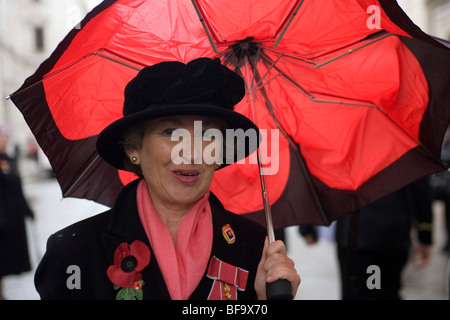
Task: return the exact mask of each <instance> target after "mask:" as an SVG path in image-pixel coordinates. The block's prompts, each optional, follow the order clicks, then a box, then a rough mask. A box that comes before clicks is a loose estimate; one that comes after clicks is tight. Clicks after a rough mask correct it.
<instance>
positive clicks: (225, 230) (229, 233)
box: [222, 224, 236, 244]
mask: <svg viewBox="0 0 450 320" xmlns="http://www.w3.org/2000/svg"><path fill="white" fill-rule="evenodd" d="M222 235H223V237H224V238H225V240H226V241H227V242H228V244H233V243H234V242H235V241H236V236H235V234H234V231H233V229H232V228H231V227H230V225H229V224H226V225H224V226H223V227H222Z"/></svg>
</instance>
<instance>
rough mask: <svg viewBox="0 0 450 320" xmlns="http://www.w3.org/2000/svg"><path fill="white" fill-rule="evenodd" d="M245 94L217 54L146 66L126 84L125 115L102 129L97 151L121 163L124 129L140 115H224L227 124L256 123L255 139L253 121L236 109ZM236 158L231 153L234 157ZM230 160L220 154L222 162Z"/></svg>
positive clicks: (248, 150)
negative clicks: (184, 61) (210, 57)
mask: <svg viewBox="0 0 450 320" xmlns="http://www.w3.org/2000/svg"><path fill="white" fill-rule="evenodd" d="M244 95H245V85H244V81H243V79H242V78H241V77H240V76H239V75H237V74H236V73H234V72H233V71H231V70H230V69H228V68H227V67H225V66H223V65H222V64H221V63H220V60H219V59H214V60H212V59H209V58H199V59H195V60H193V61H191V62H189V63H187V64H184V63H181V62H176V61H168V62H161V63H158V64H155V65H153V66H150V67H146V68H144V69H142V70H141V71H140V72H139V73H138V75H137V76H136V77H135V78H134V79H132V80H131V81H130V82H129V83H128V85H127V86H126V88H125V101H124V106H123V115H124V116H123V118H120V119H119V120H117V121H115V122H113V123H112V124H110V125H109V126H108V127H106V128H105V129H104V130H103V131H102V132H101V133H100V135H99V137H98V140H97V151H98V153H99V155H100V156H101V157H102V158H103V159H104V160H105V161H106V162H108V163H109V164H111V165H112V166H114V167H115V168H117V169H124V161H125V159H126V157H127V155H126V153H125V151H124V149H123V134H124V132H125V131H126V130H127V129H129V128H130V127H132V126H134V125H136V124H138V123H141V122H143V121H147V120H152V119H157V118H162V117H167V116H178V115H198V116H210V117H215V118H219V119H223V120H225V121H226V123H227V125H228V128H229V129H235V130H236V129H242V130H244V131H247V130H248V129H254V130H255V132H256V134H258V139H257V140H258V141H257V142H258V143H259V140H260V139H259V131H258V128H257V126H256V125H255V124H254V123H253V122H252V121H250V120H249V119H248V118H247V117H245V116H243V115H242V114H240V113H237V112H235V111H234V106H235V105H236V104H237V103H238V102H239V101H241V100H242V98H243V97H244ZM224 138H225V137H224ZM249 147H250V148H249ZM251 147H252V146H245V147H244V148H245V152H244V157H246V156H248V155H249V154H251V153H252V152H254V151H255V150H256V148H253V150H251V149H252V148H251ZM237 148H240V147H239V146H237ZM236 154H237V153H236ZM240 158H242V157H236V156H235V157H234V161H238V160H240ZM229 163H230V161H229V159H227V160H226V161H225V159H224V164H225V165H226V164H229Z"/></svg>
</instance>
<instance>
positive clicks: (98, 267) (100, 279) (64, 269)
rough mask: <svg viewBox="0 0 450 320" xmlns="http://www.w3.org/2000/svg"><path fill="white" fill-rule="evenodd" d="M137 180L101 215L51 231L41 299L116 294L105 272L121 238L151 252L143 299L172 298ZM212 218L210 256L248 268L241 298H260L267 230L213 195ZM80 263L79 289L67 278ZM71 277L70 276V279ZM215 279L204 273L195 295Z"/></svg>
mask: <svg viewBox="0 0 450 320" xmlns="http://www.w3.org/2000/svg"><path fill="white" fill-rule="evenodd" d="M138 181H139V180H136V181H134V182H132V183H130V184H128V185H127V186H125V188H124V189H123V190H122V192H121V194H120V195H119V197H118V198H117V200H116V203H115V205H114V207H113V208H112V209H111V210H109V211H106V212H104V213H102V214H99V215H96V216H94V217H91V218H88V219H86V220H83V221H80V222H78V223H75V224H74V225H72V226H69V227H67V228H65V229H63V230H61V231H59V232H56V233H55V234H53V235H52V236H50V238H49V240H48V242H47V252H46V253H45V255H44V257H43V259H42V261H41V263H40V264H39V266H38V268H37V270H36V275H35V285H36V288H37V290H38V292H39V294H40V295H41V298H42V299H115V298H116V294H117V290H114V288H113V284H112V283H111V281H110V280H109V279H108V277H107V275H106V270H107V268H108V267H109V266H110V265H112V264H113V256H114V251H115V250H116V248H117V247H118V245H119V244H120V243H122V242H127V243H128V244H131V243H132V242H133V241H135V240H140V241H142V242H144V243H145V244H146V245H147V246H148V247H149V248H150V252H151V259H150V264H149V265H148V266H147V267H146V268H144V269H143V270H142V271H141V273H142V277H143V280H144V281H145V285H144V286H143V289H142V290H143V295H144V299H149V300H169V299H170V295H169V292H168V290H167V287H166V285H165V283H164V279H163V276H162V274H161V271H160V268H159V266H158V262H157V260H156V258H155V255H154V254H153V251H152V248H151V246H150V244H149V241H148V238H147V235H146V233H145V230H144V229H143V227H142V225H141V222H140V219H139V214H138V210H137V206H136V189H137V184H138ZM209 202H210V205H211V212H212V218H213V245H212V250H211V257H212V256H216V257H217V258H218V259H220V260H222V261H224V262H227V263H229V264H231V265H233V266H236V267H240V268H242V269H245V270H247V271H249V275H248V281H247V286H246V289H245V291H244V292H241V291H240V292H239V293H238V299H256V293H255V290H254V281H255V275H256V270H257V266H258V263H259V261H260V259H261V254H262V249H263V245H264V238H265V234H266V233H265V230H264V229H263V228H262V227H261V226H259V225H257V224H255V223H254V222H251V221H249V220H247V219H245V218H244V217H241V216H239V215H236V214H233V213H230V212H228V211H226V210H225V209H224V208H223V206H222V205H221V203H220V202H219V200H218V199H217V198H216V197H215V196H214V195H213V194H211V195H210V198H209ZM226 224H229V225H230V226H231V227H232V228H233V230H234V233H235V236H236V241H235V243H233V244H228V242H227V241H226V240H225V238H224V236H223V235H222V227H223V226H224V225H226ZM71 265H75V266H78V267H79V271H80V275H81V282H80V284H81V287H80V289H77V288H73V289H69V288H68V286H67V283H66V282H68V279H69V277H71V275H72V272H73V271H71V270H70V269H69V271H68V267H69V266H71ZM69 281H70V280H69ZM212 285H213V280H212V279H210V278H208V277H206V270H205V276H204V277H203V278H202V280H201V282H200V284H199V285H198V287H197V288H196V290H195V291H194V292H193V293H192V295H191V297H190V299H191V300H206V299H207V297H208V295H209V293H210V291H211V287H212Z"/></svg>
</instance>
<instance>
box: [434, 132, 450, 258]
mask: <svg viewBox="0 0 450 320" xmlns="http://www.w3.org/2000/svg"><path fill="white" fill-rule="evenodd" d="M441 159H442V161H443V162H444V163H445V164H446V165H447V167H450V129H447V133H446V135H445V138H444V143H443V144H442V153H441ZM430 185H431V191H432V196H433V200H440V201H442V202H443V203H444V208H445V209H444V212H445V215H444V216H445V217H444V219H445V230H446V237H447V242H446V244H445V245H444V248H443V250H444V252H445V253H447V254H448V255H449V256H450V169H447V170H445V171H442V172H438V173H435V174H433V175H431V176H430Z"/></svg>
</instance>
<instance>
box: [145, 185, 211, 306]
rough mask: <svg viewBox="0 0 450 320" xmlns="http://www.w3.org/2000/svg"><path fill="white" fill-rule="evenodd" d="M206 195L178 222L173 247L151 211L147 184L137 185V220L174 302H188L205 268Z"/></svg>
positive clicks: (208, 212)
mask: <svg viewBox="0 0 450 320" xmlns="http://www.w3.org/2000/svg"><path fill="white" fill-rule="evenodd" d="M209 194H210V192H209V191H208V192H207V193H206V194H205V195H204V196H203V197H201V198H200V200H198V201H197V203H196V204H195V205H194V207H193V208H192V209H191V210H190V211H189V212H188V214H187V215H186V216H185V217H184V219H183V221H181V223H180V225H179V226H178V233H177V245H176V247H175V246H174V243H173V241H172V237H171V236H170V233H169V229H168V228H167V226H166V225H165V224H164V223H163V222H162V220H161V219H160V218H159V216H158V214H157V213H156V210H155V208H154V207H153V204H152V201H151V199H150V194H149V192H148V187H147V183H146V182H145V181H144V180H142V181H141V182H140V183H139V185H138V188H137V207H138V212H139V217H140V219H141V223H142V225H143V227H144V230H145V232H146V234H147V237H148V240H149V241H150V245H151V246H152V249H153V253H154V254H155V256H156V259H157V260H158V265H159V267H160V269H161V273H162V275H163V277H164V282H165V283H166V286H167V289H168V290H169V293H170V297H171V298H172V299H173V300H187V299H189V297H190V295H191V294H192V292H194V290H195V288H197V286H198V284H199V283H200V280H201V279H202V277H203V275H204V273H205V270H206V267H207V266H208V262H209V258H210V254H211V248H212V240H213V232H212V217H211V207H210V205H209V201H208V197H209ZM150 286H151V284H150Z"/></svg>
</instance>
